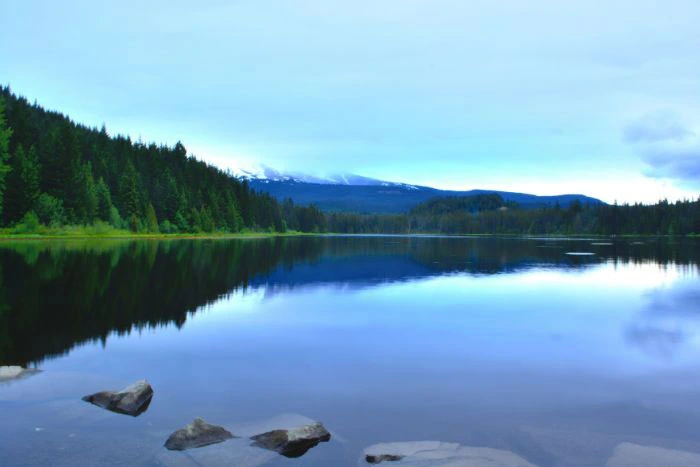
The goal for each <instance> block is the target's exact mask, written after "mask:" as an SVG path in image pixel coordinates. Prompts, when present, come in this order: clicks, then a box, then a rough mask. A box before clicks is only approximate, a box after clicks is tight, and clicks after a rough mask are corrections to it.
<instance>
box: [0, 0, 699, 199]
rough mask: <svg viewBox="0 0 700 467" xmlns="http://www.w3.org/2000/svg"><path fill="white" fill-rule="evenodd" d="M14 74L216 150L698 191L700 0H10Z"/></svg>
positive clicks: (43, 97) (501, 183) (657, 194)
mask: <svg viewBox="0 0 700 467" xmlns="http://www.w3.org/2000/svg"><path fill="white" fill-rule="evenodd" d="M4 4H5V6H4V8H3V13H2V15H1V16H0V44H2V45H1V46H0V83H3V84H9V85H10V86H11V87H12V89H13V90H14V91H15V92H18V93H20V94H23V95H25V96H26V97H28V98H29V99H30V100H32V101H33V100H35V99H36V100H37V101H38V102H39V103H40V104H42V105H44V106H45V107H48V108H51V109H56V110H61V111H62V112H64V113H67V114H69V115H70V116H71V117H73V118H74V119H75V120H77V121H80V122H83V123H87V124H90V125H101V124H102V123H103V122H104V123H106V125H107V128H108V130H109V131H110V132H111V133H126V134H129V135H131V136H132V137H133V138H135V139H138V138H141V139H142V140H143V141H156V142H163V143H168V144H173V143H175V142H176V141H177V140H182V141H183V143H184V144H185V146H186V147H187V148H188V150H190V151H191V152H192V153H193V154H195V155H196V156H197V157H199V158H201V159H205V160H208V161H211V162H213V163H215V164H217V165H220V166H222V167H236V166H252V165H255V164H260V163H262V164H265V165H268V166H271V167H275V168H278V169H282V170H294V171H301V172H311V173H316V174H322V173H331V172H352V173H357V174H361V175H366V176H371V177H377V178H382V179H388V180H394V181H404V182H410V183H416V184H424V185H432V186H436V187H444V188H464V189H469V188H493V189H503V190H511V191H525V192H532V193H537V194H556V193H565V192H566V193H571V192H579V193H586V194H589V195H593V196H598V197H601V198H603V199H605V200H607V201H614V200H616V199H617V200H619V201H637V200H639V201H655V200H657V199H658V198H662V197H668V198H671V199H676V198H682V197H697V196H698V195H699V194H700V27H699V26H698V23H699V20H700V2H698V1H697V0H687V1H684V0H664V1H645V0H615V1H610V0H605V1H603V0H585V1H578V0H571V1H566V2H562V1H560V0H528V1H524V0H523V1H521V0H510V1H508V0H503V1H493V0H488V1H486V0H484V1H471V0H424V1H416V0H353V1H327V0H288V1H284V0H250V1H209V2H208V1H198V2H195V1H191V0H188V1H185V2H182V1H172V0H171V1H148V2H143V1H130V0H129V1H127V0H122V1H119V2H95V1H94V0H91V1H84V2H83V1H68V0H64V1H61V2H56V1H35V0H8V1H6V2H4Z"/></svg>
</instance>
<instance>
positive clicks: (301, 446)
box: [250, 422, 331, 457]
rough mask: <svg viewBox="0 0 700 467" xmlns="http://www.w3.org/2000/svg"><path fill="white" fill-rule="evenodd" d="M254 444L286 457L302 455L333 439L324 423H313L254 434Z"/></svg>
mask: <svg viewBox="0 0 700 467" xmlns="http://www.w3.org/2000/svg"><path fill="white" fill-rule="evenodd" d="M250 439H252V440H253V441H254V443H253V445H254V446H258V447H261V448H264V449H268V450H270V451H275V452H278V453H280V454H282V455H283V456H285V457H301V456H303V455H304V454H305V453H306V451H308V450H309V449H311V448H313V447H314V446H316V445H318V444H319V443H321V442H326V441H329V440H330V439H331V434H330V433H329V432H328V430H326V428H325V427H324V426H323V424H322V423H318V422H315V423H311V424H308V425H303V426H300V427H297V428H290V429H286V430H272V431H268V432H265V433H261V434H258V435H255V436H252V437H251V438H250Z"/></svg>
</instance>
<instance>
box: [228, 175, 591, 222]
mask: <svg viewBox="0 0 700 467" xmlns="http://www.w3.org/2000/svg"><path fill="white" fill-rule="evenodd" d="M231 173H232V175H234V176H235V177H238V178H242V179H245V180H247V181H248V183H249V184H250V186H251V188H253V189H254V190H257V191H261V192H266V193H269V194H270V195H272V196H274V197H275V198H277V199H278V200H285V199H287V198H291V199H292V200H294V202H295V203H298V204H314V205H316V206H318V207H319V208H321V209H323V210H325V211H349V212H364V213H399V212H406V211H408V210H409V209H411V208H412V207H414V206H416V205H417V204H418V203H422V202H425V201H427V200H429V199H431V198H434V197H437V196H473V195H477V194H484V193H497V194H499V195H501V197H503V199H504V200H506V201H513V202H516V203H518V204H519V205H520V206H522V207H524V208H536V207H542V206H553V205H554V204H557V203H558V204H559V205H561V206H564V207H565V206H568V205H569V204H570V203H572V202H574V201H579V202H581V203H593V204H598V203H601V202H602V201H600V200H598V199H595V198H590V197H588V196H584V195H578V194H566V195H554V196H537V195H531V194H527V193H514V192H509V191H497V190H468V191H452V190H439V189H437V188H431V187H427V186H417V185H409V184H407V183H395V182H387V181H384V180H377V179H374V178H369V177H363V176H360V175H353V174H332V175H327V176H316V175H309V174H303V173H298V172H282V171H279V170H276V169H273V168H271V167H267V166H264V165H259V166H255V167H248V168H238V169H235V170H231Z"/></svg>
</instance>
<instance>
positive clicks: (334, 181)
mask: <svg viewBox="0 0 700 467" xmlns="http://www.w3.org/2000/svg"><path fill="white" fill-rule="evenodd" d="M231 172H232V174H233V175H234V176H235V177H238V178H243V179H246V180H248V181H253V180H255V181H256V182H263V183H264V182H265V181H266V180H267V181H270V182H296V183H316V184H319V185H352V186H386V187H404V188H408V189H418V187H416V186H414V185H409V184H407V183H396V182H388V181H385V180H378V179H376V178H370V177H363V176H362V175H355V174H347V173H335V174H329V175H324V176H318V175H310V174H305V173H301V172H282V171H280V170H277V169H274V168H272V167H268V166H266V165H258V166H253V167H246V168H243V167H239V168H235V169H232V170H231Z"/></svg>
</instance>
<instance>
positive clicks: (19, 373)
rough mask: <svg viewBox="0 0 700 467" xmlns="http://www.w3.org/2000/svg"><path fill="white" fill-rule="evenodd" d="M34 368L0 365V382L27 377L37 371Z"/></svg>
mask: <svg viewBox="0 0 700 467" xmlns="http://www.w3.org/2000/svg"><path fill="white" fill-rule="evenodd" d="M40 371H41V370H37V369H36V368H22V367H21V366H16V365H13V366H0V383H6V382H9V381H15V380H18V379H23V378H28V377H29V376H32V375H35V374H37V373H39V372H40Z"/></svg>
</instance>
